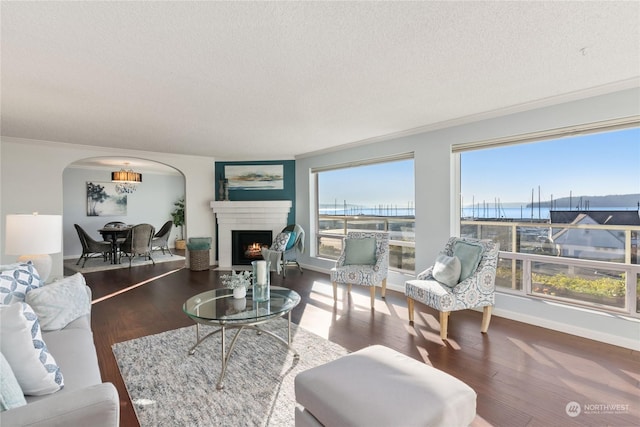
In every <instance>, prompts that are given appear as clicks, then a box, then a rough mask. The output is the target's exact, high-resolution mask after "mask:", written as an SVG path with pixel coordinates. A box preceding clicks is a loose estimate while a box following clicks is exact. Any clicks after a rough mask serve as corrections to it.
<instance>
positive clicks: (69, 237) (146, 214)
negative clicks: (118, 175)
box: [62, 167, 184, 259]
mask: <svg viewBox="0 0 640 427" xmlns="http://www.w3.org/2000/svg"><path fill="white" fill-rule="evenodd" d="M88 181H91V182H111V172H110V171H107V170H96V169H82V168H77V167H73V168H67V169H65V170H64V172H63V185H62V188H63V193H64V194H63V200H64V203H63V215H62V230H63V249H62V254H63V257H64V258H65V259H67V258H78V257H79V256H80V255H81V254H82V245H81V244H80V239H79V238H78V234H77V233H76V231H75V228H74V226H73V225H74V224H78V225H80V226H81V227H82V228H83V229H84V230H85V231H86V232H87V233H89V235H90V236H91V237H93V238H94V239H96V240H102V236H101V235H100V233H98V231H97V230H98V229H99V228H102V227H103V226H104V224H106V223H107V222H110V221H122V222H124V223H125V224H139V223H148V224H151V225H153V226H154V227H155V228H156V231H158V230H159V229H160V227H162V225H163V224H164V223H165V222H166V221H169V220H171V211H173V209H174V208H175V206H174V205H173V203H174V202H175V201H177V200H178V199H180V198H182V197H184V177H183V176H182V175H159V174H153V173H143V182H142V184H140V185H138V188H137V190H136V191H135V192H134V193H131V194H128V195H127V214H126V215H122V216H87V182H88ZM178 234H179V230H178V228H177V227H175V226H174V227H173V228H172V230H171V236H170V237H169V246H170V247H173V246H174V240H175V238H176V236H177V235H178Z"/></svg>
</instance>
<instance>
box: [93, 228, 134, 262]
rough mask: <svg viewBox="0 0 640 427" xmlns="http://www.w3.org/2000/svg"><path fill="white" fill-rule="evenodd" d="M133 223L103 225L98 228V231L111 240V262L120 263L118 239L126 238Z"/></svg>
mask: <svg viewBox="0 0 640 427" xmlns="http://www.w3.org/2000/svg"><path fill="white" fill-rule="evenodd" d="M131 228H133V226H132V225H126V226H122V225H120V226H114V227H102V228H99V229H98V233H100V235H101V236H102V238H103V239H104V240H106V241H109V242H111V264H118V239H122V238H126V237H127V235H128V234H129V231H130V230H131Z"/></svg>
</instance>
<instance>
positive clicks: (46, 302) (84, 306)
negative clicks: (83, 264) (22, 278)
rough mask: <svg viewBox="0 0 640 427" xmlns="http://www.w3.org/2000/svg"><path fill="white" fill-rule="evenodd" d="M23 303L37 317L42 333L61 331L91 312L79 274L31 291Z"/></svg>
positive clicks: (82, 279)
mask: <svg viewBox="0 0 640 427" xmlns="http://www.w3.org/2000/svg"><path fill="white" fill-rule="evenodd" d="M25 301H26V303H27V304H29V305H30V306H31V308H33V311H35V312H36V314H37V315H38V321H39V322H40V327H41V328H42V330H43V331H56V330H58V329H62V328H64V327H65V326H67V325H68V324H69V323H70V322H72V321H74V320H76V319H77V318H79V317H81V316H86V315H87V314H89V313H90V312H91V300H90V299H89V294H88V293H87V289H86V282H85V280H84V276H83V275H82V274H81V273H76V274H74V275H73V276H69V277H65V278H64V279H60V280H56V281H55V282H52V283H49V284H48V285H44V286H40V287H39V288H36V289H32V290H31V291H29V292H28V293H27V298H26V300H25Z"/></svg>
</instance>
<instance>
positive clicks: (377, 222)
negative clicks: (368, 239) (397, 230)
mask: <svg viewBox="0 0 640 427" xmlns="http://www.w3.org/2000/svg"><path fill="white" fill-rule="evenodd" d="M347 231H385V222H384V220H383V219H362V220H358V219H352V218H349V219H348V220H347Z"/></svg>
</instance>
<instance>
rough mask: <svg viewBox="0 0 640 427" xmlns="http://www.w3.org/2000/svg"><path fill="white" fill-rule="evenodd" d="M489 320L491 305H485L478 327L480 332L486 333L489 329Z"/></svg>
mask: <svg viewBox="0 0 640 427" xmlns="http://www.w3.org/2000/svg"><path fill="white" fill-rule="evenodd" d="M489 322H491V306H490V305H486V306H485V307H484V308H483V309H482V326H481V327H480V332H482V333H483V334H486V333H487V331H488V330H489Z"/></svg>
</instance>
